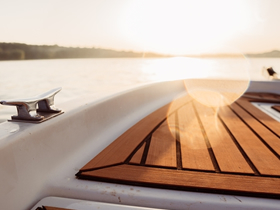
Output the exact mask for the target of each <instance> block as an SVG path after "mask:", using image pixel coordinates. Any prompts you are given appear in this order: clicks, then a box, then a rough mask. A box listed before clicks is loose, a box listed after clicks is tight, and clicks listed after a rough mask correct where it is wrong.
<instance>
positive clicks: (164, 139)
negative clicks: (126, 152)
mask: <svg viewBox="0 0 280 210" xmlns="http://www.w3.org/2000/svg"><path fill="white" fill-rule="evenodd" d="M174 124H175V116H174V114H172V115H170V116H169V119H168V120H165V121H164V122H163V123H162V124H161V125H160V126H159V128H158V129H157V130H156V131H155V132H154V133H153V135H152V138H151V143H150V148H149V151H148V155H147V160H146V165H154V166H163V167H173V168H176V167H177V158H176V137H175V134H174V130H173V128H174ZM169 125H170V127H169ZM170 129H171V130H170Z"/></svg>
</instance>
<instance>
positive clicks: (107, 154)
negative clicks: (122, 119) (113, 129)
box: [80, 96, 191, 171]
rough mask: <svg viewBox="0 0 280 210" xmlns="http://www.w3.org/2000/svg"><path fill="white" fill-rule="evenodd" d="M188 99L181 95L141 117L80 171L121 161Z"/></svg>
mask: <svg viewBox="0 0 280 210" xmlns="http://www.w3.org/2000/svg"><path fill="white" fill-rule="evenodd" d="M190 100H191V99H190V97H186V96H183V97H181V98H178V99H176V100H174V101H173V102H171V103H169V104H167V105H165V106H163V107H161V108H159V109H158V110H156V111H154V112H153V113H151V114H150V115H148V116H147V117H145V118H143V119H142V120H140V121H139V122H138V123H136V124H135V125H134V126H132V127H131V128H130V129H128V130H127V131H126V132H125V133H123V134H122V135H121V136H120V137H118V138H117V139H116V140H115V141H113V142H112V143H111V144H110V145H109V146H107V147H106V148H105V149H104V150H103V151H102V152H100V153H99V154H98V155H97V156H96V157H94V158H93V159H92V160H91V161H90V162H88V163H87V164H86V165H85V166H84V167H83V168H81V169H80V171H84V170H90V169H94V168H100V167H105V166H109V165H114V164H120V163H123V162H124V161H125V160H126V158H127V157H128V156H129V155H130V154H131V152H132V151H133V150H134V149H135V148H136V147H137V146H138V145H139V144H140V143H141V141H143V140H144V138H145V137H146V136H147V135H148V134H149V133H150V132H151V131H152V130H153V129H154V128H155V127H156V126H157V125H158V124H159V123H160V122H161V121H162V120H164V119H165V118H166V117H167V116H168V115H169V114H170V113H172V112H174V111H175V110H177V109H178V108H179V107H181V106H182V105H183V104H184V103H187V102H188V101H190Z"/></svg>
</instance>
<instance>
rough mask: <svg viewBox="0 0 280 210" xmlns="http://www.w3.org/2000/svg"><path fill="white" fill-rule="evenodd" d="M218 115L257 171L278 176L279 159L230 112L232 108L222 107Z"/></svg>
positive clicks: (279, 168) (279, 169)
mask: <svg viewBox="0 0 280 210" xmlns="http://www.w3.org/2000/svg"><path fill="white" fill-rule="evenodd" d="M219 115H220V117H221V119H222V120H223V121H224V123H225V124H226V126H227V127H228V128H229V130H230V132H231V133H232V135H233V136H234V137H235V139H236V141H237V142H238V143H239V144H240V146H241V147H242V148H243V150H244V152H245V153H246V154H247V156H248V157H249V158H250V160H251V161H252V163H253V164H254V166H255V167H256V168H257V170H258V171H259V173H260V174H262V175H278V176H279V175H280V160H279V159H278V158H277V157H276V156H275V155H274V154H273V153H272V152H271V151H270V150H269V149H268V148H267V147H266V146H265V145H264V144H263V143H262V142H261V141H260V139H259V138H258V137H257V136H256V135H255V134H254V133H253V132H252V131H251V130H250V129H249V128H248V127H247V126H246V125H245V124H244V123H243V122H242V121H241V120H240V119H239V118H238V117H237V116H236V115H235V114H234V113H233V112H232V110H231V109H230V108H229V107H223V108H221V109H220V111H219Z"/></svg>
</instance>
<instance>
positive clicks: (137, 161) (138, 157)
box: [129, 142, 146, 164]
mask: <svg viewBox="0 0 280 210" xmlns="http://www.w3.org/2000/svg"><path fill="white" fill-rule="evenodd" d="M145 146H146V142H144V144H143V145H142V146H141V147H140V149H139V150H138V151H137V152H136V153H135V154H134V155H133V157H132V158H131V160H130V161H129V162H130V163H135V164H140V163H141V160H142V156H143V152H144V149H145Z"/></svg>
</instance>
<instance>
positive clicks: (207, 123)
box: [195, 102, 254, 174]
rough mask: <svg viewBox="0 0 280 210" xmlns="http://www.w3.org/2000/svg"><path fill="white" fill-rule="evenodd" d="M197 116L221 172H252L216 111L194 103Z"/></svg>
mask: <svg viewBox="0 0 280 210" xmlns="http://www.w3.org/2000/svg"><path fill="white" fill-rule="evenodd" d="M195 107H196V109H197V111H198V113H199V118H200V120H201V122H202V124H203V127H204V130H205V132H206V135H207V137H208V140H209V142H210V144H211V147H212V150H213V152H214V154H215V157H216V160H217V162H218V164H219V168H220V170H221V171H222V172H231V173H246V174H253V173H254V171H253V170H252V169H251V167H250V166H249V165H248V163H247V161H246V160H245V158H244V157H243V155H242V154H241V152H240V150H239V149H238V147H237V146H236V144H235V143H234V142H233V140H232V138H231V136H230V135H229V133H228V132H227V130H226V129H225V127H224V126H223V124H222V123H221V121H220V119H219V118H218V115H217V111H216V112H215V111H214V109H212V108H210V107H206V106H203V105H201V104H200V103H197V102H196V103H195Z"/></svg>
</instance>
